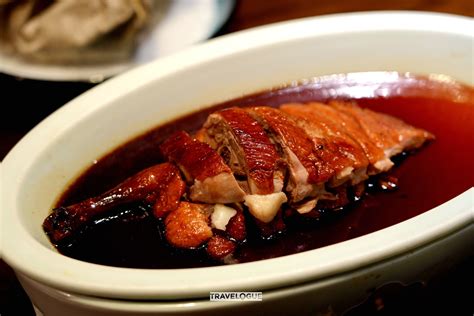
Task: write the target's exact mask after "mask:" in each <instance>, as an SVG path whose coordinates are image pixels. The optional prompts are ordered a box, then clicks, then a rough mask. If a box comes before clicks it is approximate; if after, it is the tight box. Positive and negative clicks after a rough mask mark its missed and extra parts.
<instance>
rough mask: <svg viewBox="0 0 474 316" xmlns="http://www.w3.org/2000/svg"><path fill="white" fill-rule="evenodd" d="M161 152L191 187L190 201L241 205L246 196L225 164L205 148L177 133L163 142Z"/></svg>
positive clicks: (206, 145) (199, 142)
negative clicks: (176, 167)
mask: <svg viewBox="0 0 474 316" xmlns="http://www.w3.org/2000/svg"><path fill="white" fill-rule="evenodd" d="M160 150H161V152H162V153H163V155H164V156H165V157H166V158H168V160H169V161H170V162H173V163H176V164H177V165H178V167H179V168H180V169H181V171H182V172H183V174H184V175H185V177H186V179H187V181H188V182H190V183H192V186H191V188H190V192H191V194H190V198H191V200H193V201H199V202H204V203H234V202H241V201H243V199H244V196H245V192H244V191H243V190H242V189H241V188H240V186H239V184H238V183H237V180H235V177H234V175H233V173H232V171H231V170H230V168H229V167H228V166H227V165H226V164H225V162H224V160H223V159H222V158H221V157H220V156H219V155H218V154H217V152H216V151H214V150H213V149H212V148H211V147H210V146H209V145H208V144H206V143H203V142H201V141H199V140H196V139H193V138H192V137H191V136H189V135H188V134H187V133H186V132H184V131H179V132H176V133H174V134H173V135H171V136H170V137H169V138H168V139H167V140H165V141H164V142H163V143H162V144H161V146H160Z"/></svg>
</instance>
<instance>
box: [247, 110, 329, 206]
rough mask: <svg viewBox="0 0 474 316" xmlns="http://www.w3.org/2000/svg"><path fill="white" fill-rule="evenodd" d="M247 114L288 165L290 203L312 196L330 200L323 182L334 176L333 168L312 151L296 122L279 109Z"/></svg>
mask: <svg viewBox="0 0 474 316" xmlns="http://www.w3.org/2000/svg"><path fill="white" fill-rule="evenodd" d="M247 111H248V112H249V113H250V115H252V117H254V118H255V119H256V120H257V121H258V122H259V123H260V124H261V125H262V126H263V127H264V129H265V130H266V131H267V133H268V135H269V136H270V138H271V139H272V140H273V142H274V143H275V144H278V146H279V151H280V152H281V153H282V157H283V158H284V160H285V161H286V163H287V166H288V173H289V177H288V184H287V186H286V188H285V191H286V192H287V194H288V198H289V200H290V202H291V203H293V204H294V203H298V202H300V201H303V199H305V198H308V197H311V198H312V199H313V200H317V199H320V198H331V197H332V195H331V194H330V193H328V192H327V191H326V190H325V183H326V182H327V181H329V179H331V178H332V177H333V176H334V175H335V170H334V168H333V166H332V165H330V164H328V163H327V161H325V159H324V157H323V156H322V155H321V154H320V153H319V152H317V151H316V150H315V145H314V143H313V140H312V138H311V137H310V135H308V134H307V132H306V131H305V130H304V129H303V128H302V127H300V126H299V125H298V124H297V123H296V121H295V120H294V119H293V118H292V117H290V116H289V115H287V114H286V113H284V112H282V111H281V110H278V109H274V108H269V107H253V108H249V109H247Z"/></svg>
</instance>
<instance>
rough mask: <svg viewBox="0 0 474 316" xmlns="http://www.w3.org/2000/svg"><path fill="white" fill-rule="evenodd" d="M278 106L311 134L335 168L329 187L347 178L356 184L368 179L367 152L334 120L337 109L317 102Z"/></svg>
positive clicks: (321, 151)
mask: <svg viewBox="0 0 474 316" xmlns="http://www.w3.org/2000/svg"><path fill="white" fill-rule="evenodd" d="M280 109H281V110H282V111H283V112H285V113H287V114H289V115H291V116H293V117H294V118H295V121H296V122H297V123H298V125H299V126H301V127H302V128H303V129H304V130H305V131H306V132H307V133H308V135H310V136H311V138H312V140H313V142H314V144H315V146H316V149H317V150H319V152H320V156H321V157H322V159H324V161H325V163H327V164H328V165H331V166H332V168H333V169H334V170H335V172H336V174H335V176H334V177H333V178H332V179H331V180H330V182H329V185H330V186H331V187H336V186H339V185H341V184H342V183H344V182H346V181H347V180H351V182H352V184H357V183H359V182H361V181H363V180H365V179H367V177H368V176H367V166H368V165H369V161H368V159H367V156H366V154H365V152H364V150H363V148H362V147H361V146H360V145H359V143H358V142H357V141H355V140H354V139H353V138H352V137H350V136H349V135H348V134H347V133H346V130H345V129H344V127H343V126H342V124H340V122H338V121H337V111H335V110H334V109H332V108H330V107H328V106H327V105H323V104H319V103H310V104H299V103H298V104H297V103H292V104H284V105H282V106H281V107H280ZM334 116H336V117H334Z"/></svg>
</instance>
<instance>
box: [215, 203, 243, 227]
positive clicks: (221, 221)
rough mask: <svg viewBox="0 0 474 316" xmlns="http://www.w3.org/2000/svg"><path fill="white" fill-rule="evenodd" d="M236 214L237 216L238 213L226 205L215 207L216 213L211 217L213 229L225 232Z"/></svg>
mask: <svg viewBox="0 0 474 316" xmlns="http://www.w3.org/2000/svg"><path fill="white" fill-rule="evenodd" d="M235 214H237V211H236V210H235V209H233V208H232V207H229V206H225V205H224V204H216V205H214V211H213V212H212V215H211V224H212V227H213V228H217V229H220V230H225V227H226V226H227V224H228V223H229V221H230V219H231V218H232V217H234V215H235Z"/></svg>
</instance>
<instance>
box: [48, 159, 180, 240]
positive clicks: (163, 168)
mask: <svg viewBox="0 0 474 316" xmlns="http://www.w3.org/2000/svg"><path fill="white" fill-rule="evenodd" d="M184 191H185V183H184V181H183V180H181V176H180V173H179V170H178V168H177V167H176V166H174V165H172V164H170V163H163V164H159V165H155V166H152V167H150V168H147V169H145V170H142V171H140V172H139V173H137V174H135V175H134V176H131V177H130V178H128V179H126V180H125V181H123V182H122V183H120V184H119V185H117V186H116V187H114V188H113V189H111V190H109V191H107V192H105V193H103V194H101V195H99V196H97V197H93V198H89V199H87V200H84V201H82V202H79V203H77V204H73V205H70V206H67V207H59V208H56V209H54V210H53V212H52V213H51V214H50V215H49V216H48V217H47V218H46V219H45V220H44V222H43V229H44V231H45V232H46V234H47V235H48V236H49V238H50V239H51V241H52V242H53V243H58V242H60V241H61V240H63V239H65V238H66V237H69V236H72V235H73V234H74V233H75V232H77V231H78V230H79V229H80V228H81V227H82V226H83V225H84V224H86V223H88V222H91V221H92V220H93V219H94V218H96V217H97V216H100V215H102V214H103V213H105V212H107V211H109V210H111V209H113V208H115V207H117V206H119V205H123V204H126V203H132V202H145V203H147V204H150V205H152V208H153V214H154V215H155V216H156V217H158V218H160V217H163V216H164V215H165V214H166V213H168V212H170V211H172V210H174V209H175V208H177V207H178V205H179V200H180V198H181V196H182V195H183V194H184Z"/></svg>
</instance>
